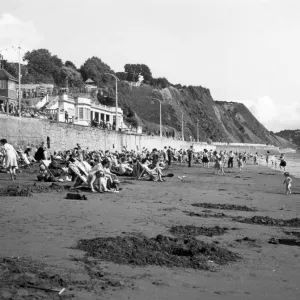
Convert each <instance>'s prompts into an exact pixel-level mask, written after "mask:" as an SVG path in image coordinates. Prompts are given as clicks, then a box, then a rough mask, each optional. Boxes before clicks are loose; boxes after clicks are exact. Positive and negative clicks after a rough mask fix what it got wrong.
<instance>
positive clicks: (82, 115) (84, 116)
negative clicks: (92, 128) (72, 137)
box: [78, 107, 91, 120]
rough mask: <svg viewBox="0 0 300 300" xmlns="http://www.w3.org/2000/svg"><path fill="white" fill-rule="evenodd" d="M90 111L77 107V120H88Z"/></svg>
mask: <svg viewBox="0 0 300 300" xmlns="http://www.w3.org/2000/svg"><path fill="white" fill-rule="evenodd" d="M90 118H91V110H90V109H89V108H85V107H78V120H90Z"/></svg>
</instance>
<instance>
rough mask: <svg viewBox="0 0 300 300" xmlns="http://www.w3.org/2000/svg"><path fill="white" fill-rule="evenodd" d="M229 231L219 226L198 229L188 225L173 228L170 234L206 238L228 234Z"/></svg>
mask: <svg viewBox="0 0 300 300" xmlns="http://www.w3.org/2000/svg"><path fill="white" fill-rule="evenodd" d="M227 230H228V228H227V227H219V226H214V227H202V226H201V227H196V226H193V225H186V226H182V225H180V226H172V228H171V229H170V232H171V233H173V234H181V235H192V236H197V235H204V236H209V237H212V236H215V235H222V234H224V233H226V231H227Z"/></svg>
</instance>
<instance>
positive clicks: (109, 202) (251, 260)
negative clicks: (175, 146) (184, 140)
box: [0, 164, 300, 300]
mask: <svg viewBox="0 0 300 300" xmlns="http://www.w3.org/2000/svg"><path fill="white" fill-rule="evenodd" d="M165 172H166V173H174V175H175V176H174V177H173V178H167V181H166V182H163V183H157V182H145V181H136V180H133V179H132V178H126V177H120V179H121V182H123V184H122V188H123V190H122V191H121V192H120V193H119V194H91V193H89V192H83V194H85V195H86V196H87V198H88V200H87V201H78V200H67V199H65V196H66V193H67V192H60V193H58V192H51V193H39V194H34V195H33V196H32V197H0V201H1V209H0V216H1V218H0V226H1V233H0V259H1V263H0V278H1V283H0V299H80V300H88V299H90V300H95V299H133V300H141V299H145V300H148V299H149V300H150V299H151V300H153V299H161V300H162V299H164V300H167V299H177V300H179V299H189V300H193V299H195V300H196V299H222V300H225V299H228V300H232V299H259V300H260V299H273V300H275V299H280V300H282V299H300V287H299V282H300V264H299V259H300V243H299V242H298V241H299V235H300V220H299V222H298V223H297V222H296V221H295V222H294V223H295V226H296V227H292V226H289V227H287V226H285V225H286V224H284V223H280V222H279V223H280V224H278V223H276V224H275V225H279V226H268V225H270V224H268V222H265V221H264V220H263V222H262V224H251V223H243V222H240V221H243V220H245V219H243V218H250V217H253V216H266V217H270V218H273V219H283V220H288V219H293V218H300V179H296V178H293V184H292V191H293V194H292V195H289V196H286V195H285V194H284V191H285V189H284V185H283V184H282V183H283V180H284V178H283V175H282V174H281V173H279V172H276V171H273V170H270V169H268V168H266V167H264V166H254V165H252V164H248V165H246V166H245V167H244V170H243V171H238V170H237V168H233V169H230V170H228V169H225V172H226V176H218V175H214V174H213V169H204V168H202V167H200V166H199V165H193V166H192V167H191V168H188V167H187V166H186V165H184V166H180V165H173V166H172V167H170V168H169V169H168V170H166V171H165ZM183 175H185V176H186V177H185V178H184V179H183V180H180V179H178V177H177V176H183ZM35 180H36V174H34V173H31V172H23V173H21V174H19V176H18V181H17V183H18V182H20V183H21V184H26V183H29V184H33V182H34V181H35ZM38 184H39V183H38ZM69 184H70V183H69ZM8 185H11V182H10V181H9V176H8V174H4V173H1V174H0V186H1V187H2V188H3V187H5V186H8ZM44 185H50V184H49V183H44ZM195 203H211V204H235V205H241V206H247V208H249V211H240V210H229V209H225V210H224V209H215V208H205V207H197V206H193V205H192V204H195ZM217 213H219V214H217ZM220 213H223V214H220ZM252 220H253V219H252ZM180 225H182V226H185V225H193V226H197V227H200V226H202V227H204V226H207V227H214V226H217V225H218V226H219V227H221V228H225V229H226V230H225V232H224V234H220V235H213V236H203V235H198V236H196V239H197V240H201V241H204V242H207V243H213V244H214V245H216V246H218V247H223V248H225V249H227V250H230V251H232V252H234V253H236V254H238V255H239V256H240V259H238V260H237V261H233V262H229V263H228V264H225V265H219V264H217V263H216V262H214V261H209V263H210V264H211V268H210V269H209V270H201V269H192V268H179V267H167V266H157V265H148V266H132V265H128V264H127V265H124V264H117V263H114V262H111V261H107V260H104V259H99V258H97V257H91V256H86V255H85V254H86V253H85V252H84V251H81V250H78V249H76V245H77V243H78V241H79V240H81V239H94V238H98V237H116V236H120V237H126V236H134V237H140V236H146V237H148V238H152V237H156V236H157V235H160V234H161V235H164V236H169V237H175V236H176V235H173V234H171V233H170V229H171V227H172V226H180ZM273 225H274V224H273ZM297 226H298V227H297ZM287 233H288V234H287ZM297 235H298V236H297ZM270 240H271V242H272V241H273V242H274V243H269V242H270ZM17 257H19V258H17ZM12 265H13V266H14V268H17V269H18V270H19V271H18V272H16V271H15V272H13V268H12ZM20 270H21V271H20ZM41 270H43V274H42V273H41ZM25 273H26V274H25ZM8 274H9V276H10V277H9V278H10V280H8V279H7V278H8V276H7V275H8ZM24 274H25V275H24ZM22 276H23V277H22ZM24 276H25V277H26V276H27V277H28V278H31V279H32V281H33V282H34V281H35V280H36V282H37V283H39V284H38V285H40V284H41V280H42V279H41V278H43V280H46V281H47V280H48V281H47V282H48V285H49V284H51V286H52V287H54V286H55V285H56V286H57V287H58V288H63V287H64V288H66V290H65V291H64V292H63V293H62V295H61V296H60V297H59V296H58V293H55V292H47V291H43V290H38V289H34V288H30V287H28V286H27V287H26V286H24V284H23V286H20V285H18V283H19V282H21V281H23V283H24V278H25V277H24ZM43 276H44V277H43ZM27 277H26V278H27ZM4 278H6V279H5V280H4ZM46 281H45V282H46Z"/></svg>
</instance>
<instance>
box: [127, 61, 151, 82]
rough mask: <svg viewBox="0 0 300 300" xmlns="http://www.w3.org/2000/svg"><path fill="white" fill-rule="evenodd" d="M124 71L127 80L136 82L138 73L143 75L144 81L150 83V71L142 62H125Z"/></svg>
mask: <svg viewBox="0 0 300 300" xmlns="http://www.w3.org/2000/svg"><path fill="white" fill-rule="evenodd" d="M124 70H125V73H127V79H126V80H128V81H134V82H137V81H138V80H139V75H141V76H143V77H144V82H145V83H150V82H151V80H152V73H151V70H150V68H149V67H148V66H146V65H144V64H126V65H125V66H124Z"/></svg>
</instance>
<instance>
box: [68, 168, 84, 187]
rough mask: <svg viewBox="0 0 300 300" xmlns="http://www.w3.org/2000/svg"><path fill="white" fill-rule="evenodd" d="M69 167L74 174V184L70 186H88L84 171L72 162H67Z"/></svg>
mask: <svg viewBox="0 0 300 300" xmlns="http://www.w3.org/2000/svg"><path fill="white" fill-rule="evenodd" d="M69 168H70V169H71V170H72V171H73V172H74V173H75V174H76V177H75V183H74V186H73V187H72V189H79V188H82V187H88V183H87V175H86V174H85V173H86V172H84V171H82V170H81V169H80V168H78V167H77V165H76V164H74V163H71V164H69Z"/></svg>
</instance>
